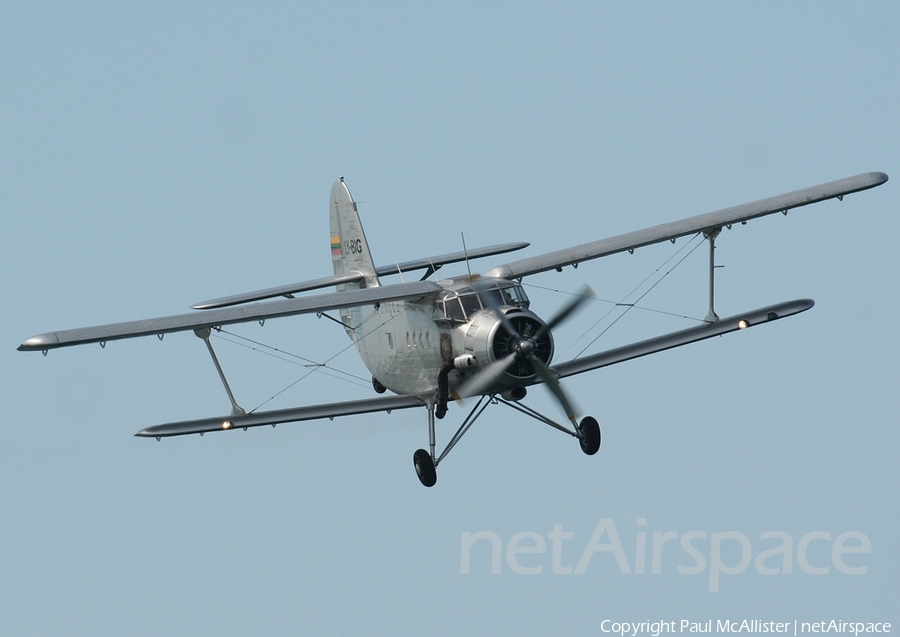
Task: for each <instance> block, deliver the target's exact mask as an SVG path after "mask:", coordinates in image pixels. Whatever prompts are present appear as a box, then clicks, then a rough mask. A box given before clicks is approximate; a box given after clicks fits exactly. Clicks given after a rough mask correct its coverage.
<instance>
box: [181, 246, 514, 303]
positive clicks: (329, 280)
mask: <svg viewBox="0 0 900 637" xmlns="http://www.w3.org/2000/svg"><path fill="white" fill-rule="evenodd" d="M529 245H530V244H528V243H502V244H499V245H493V246H487V247H485V248H475V249H474V250H469V251H468V252H451V253H449V254H441V255H438V256H435V257H426V258H424V259H415V260H413V261H404V262H403V263H394V264H391V265H382V266H378V267H377V268H375V274H376V275H378V276H387V275H389V274H399V273H405V272H415V271H417V270H426V269H427V270H428V273H427V274H426V275H425V276H423V277H422V278H423V279H427V278H428V277H429V276H431V274H432V273H434V272H436V271H437V270H440V269H441V267H442V266H445V265H447V264H449V263H459V262H460V261H465V259H466V257H468V258H469V259H479V258H481V257H490V256H494V255H496V254H505V253H507V252H513V251H514V250H521V249H522V248H527V247H528V246H529ZM364 278H365V277H364V276H363V275H362V274H345V275H343V276H326V277H323V278H321V279H313V280H311V281H301V282H300V283H288V284H287V285H279V286H277V287H274V288H266V289H265V290H255V291H253V292H243V293H241V294H233V295H231V296H223V297H221V298H218V299H211V300H209V301H201V302H200V303H196V304H194V305H192V306H191V309H193V310H212V309H216V308H220V307H229V306H231V305H240V304H241V303H252V302H253V301H262V300H264V299H274V298H275V297H278V296H286V297H291V295H293V294H297V293H299V292H307V291H309V290H318V289H321V288H327V287H329V286H332V285H340V284H342V283H356V282H357V281H362V280H363V279H364Z"/></svg>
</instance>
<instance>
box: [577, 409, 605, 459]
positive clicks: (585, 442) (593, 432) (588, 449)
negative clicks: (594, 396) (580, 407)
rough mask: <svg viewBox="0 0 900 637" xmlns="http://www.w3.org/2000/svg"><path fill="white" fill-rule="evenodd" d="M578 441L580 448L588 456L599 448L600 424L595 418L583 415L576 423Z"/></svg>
mask: <svg viewBox="0 0 900 637" xmlns="http://www.w3.org/2000/svg"><path fill="white" fill-rule="evenodd" d="M578 442H579V443H581V450H582V451H583V452H585V453H586V454H587V455H589V456H593V455H594V454H595V453H597V451H598V450H599V449H600V425H599V424H598V423H597V419H596V418H593V417H591V416H585V417H584V418H582V419H581V424H580V425H578Z"/></svg>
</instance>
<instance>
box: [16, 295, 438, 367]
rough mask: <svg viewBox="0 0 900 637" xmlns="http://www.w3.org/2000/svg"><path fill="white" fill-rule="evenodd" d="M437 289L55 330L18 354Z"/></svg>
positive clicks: (259, 305)
mask: <svg viewBox="0 0 900 637" xmlns="http://www.w3.org/2000/svg"><path fill="white" fill-rule="evenodd" d="M441 289H442V288H441V286H440V285H438V284H437V283H434V282H433V281H415V282H413V283H398V284H397V285H386V286H381V287H375V288H363V289H361V290H347V291H345V292H333V293H331V294H317V295H314V296H305V297H302V298H299V299H283V300H279V301H270V302H268V303H253V304H250V305H239V306H237V307H226V308H221V309H218V310H209V311H207V312H191V313H188V314H176V315H174V316H163V317H160V318H152V319H143V320H138V321H127V322H124V323H111V324H109V325H97V326H94V327H81V328H76V329H72V330H60V331H58V332H48V333H46V334H38V335H37V336H32V337H31V338H29V339H28V340H27V341H25V342H24V343H22V344H21V345H19V348H18V349H19V351H42V350H48V349H54V348H56V347H67V346H69V345H82V344H84V343H105V342H106V341H114V340H117V339H123V338H136V337H139V336H151V335H154V334H155V335H157V336H160V335H162V334H168V333H170V332H185V331H188V330H198V329H204V328H213V327H220V326H222V325H231V324H234V323H251V322H253V321H264V320H266V319H271V318H280V317H283V316H293V315H296V314H311V313H313V312H325V311H327V310H337V309H341V308H345V307H359V306H361V305H373V304H376V303H387V302H390V301H402V300H407V299H417V298H425V297H427V296H429V295H432V294H435V293H437V292H439V291H440V290H441Z"/></svg>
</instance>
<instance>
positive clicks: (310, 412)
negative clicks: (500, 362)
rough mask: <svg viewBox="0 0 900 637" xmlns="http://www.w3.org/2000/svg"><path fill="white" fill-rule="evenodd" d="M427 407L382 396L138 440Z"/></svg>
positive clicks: (152, 431)
mask: <svg viewBox="0 0 900 637" xmlns="http://www.w3.org/2000/svg"><path fill="white" fill-rule="evenodd" d="M424 404H425V403H424V402H422V401H421V400H419V399H418V398H416V397H415V396H379V397H377V398H366V399H364V400H352V401H346V402H339V403H329V404H324V405H309V406H306V407H291V408H289V409H278V410H275V411H259V412H254V413H249V414H246V415H244V416H220V417H214V418H201V419H199V420H185V421H182V422H172V423H167V424H165V425H156V426H155V427H147V428H146V429H142V430H141V431H139V432H137V433H136V434H135V436H143V437H147V438H154V437H155V438H162V437H164V436H183V435H185V434H202V433H205V432H207V431H227V430H229V429H238V428H241V429H246V428H247V427H261V426H263V425H276V424H279V423H283V422H297V421H301V420H316V419H321V418H334V417H336V416H350V415H352V414H367V413H371V412H375V411H387V412H390V411H392V410H394V409H409V408H410V407H421V406H423V405H424Z"/></svg>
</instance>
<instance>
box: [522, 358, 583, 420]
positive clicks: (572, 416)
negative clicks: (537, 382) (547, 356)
mask: <svg viewBox="0 0 900 637" xmlns="http://www.w3.org/2000/svg"><path fill="white" fill-rule="evenodd" d="M531 362H532V363H534V369H535V371H536V372H537V375H538V376H539V377H540V379H541V380H542V381H544V383H545V384H546V385H547V387H549V388H550V391H552V392H553V395H554V396H556V399H557V400H558V401H559V404H560V405H562V408H563V411H565V412H566V417H567V418H568V419H569V420H570V421H571V422H572V424H574V425H575V427H578V415H577V414H576V413H575V410H574V409H572V404H571V403H570V402H569V399H568V398H567V397H566V393H565V392H564V391H563V388H562V386H561V385H560V384H559V380H558V379H557V378H556V374H554V373H553V372H551V371H550V369H549V368H548V367H547V366H546V365H544V361H542V360H541V359H540V358H538V357H537V356H532V357H531Z"/></svg>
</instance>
